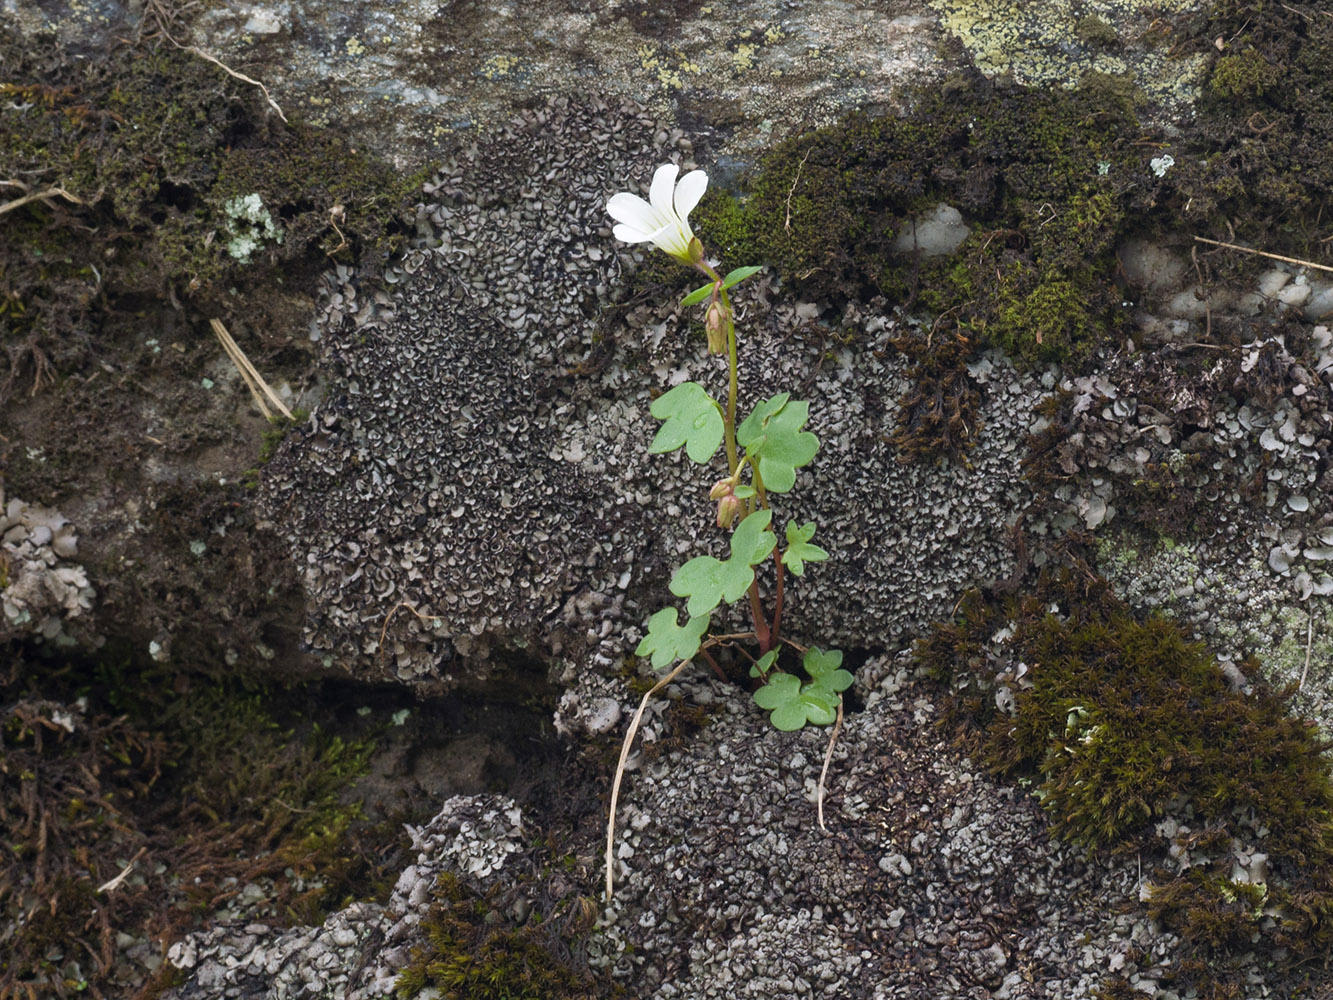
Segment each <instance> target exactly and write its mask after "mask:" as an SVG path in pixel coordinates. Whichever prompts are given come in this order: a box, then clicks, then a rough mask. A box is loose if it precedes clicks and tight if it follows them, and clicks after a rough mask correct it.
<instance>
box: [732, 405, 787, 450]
mask: <svg viewBox="0 0 1333 1000" xmlns="http://www.w3.org/2000/svg"><path fill="white" fill-rule="evenodd" d="M789 399H791V393H789V392H780V393H778V394H777V395H776V396H770V397H769V398H768V399H766V400H764V401H763V402H762V403H760V404H759V405H758V406H756V407H755V408H754V409H753V410H752V411H751V412H750V415H749V416H748V417H746V418H745V419H744V420H742V421H741V425H740V426H739V427H737V428H736V441H737V443H739V444H740V446H741V447H742V448H749V447H750V445H752V444H754V442H755V441H757V440H758V439H759V438H761V437H763V436H764V421H766V420H767V419H768V418H769V417H771V416H773V414H775V413H777V412H778V411H779V410H781V409H782V408H783V407H784V406H786V405H787V400H789Z"/></svg>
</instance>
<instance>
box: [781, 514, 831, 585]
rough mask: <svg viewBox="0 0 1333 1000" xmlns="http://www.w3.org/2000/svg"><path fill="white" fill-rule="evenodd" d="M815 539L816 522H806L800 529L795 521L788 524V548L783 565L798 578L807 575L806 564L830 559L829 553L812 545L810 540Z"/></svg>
mask: <svg viewBox="0 0 1333 1000" xmlns="http://www.w3.org/2000/svg"><path fill="white" fill-rule="evenodd" d="M814 537H815V522H814V521H806V522H805V524H802V525H801V526H800V527H797V526H796V522H795V521H788V522H787V548H786V551H784V552H783V553H782V564H783V565H784V566H786V567H787V568H788V569H789V570H791V571H792V572H793V573H795V574H796V575H797V576H801V575H803V574H804V573H805V564H806V563H808V562H823V561H824V560H825V559H827V558H828V553H827V552H825V551H824V550H823V549H821V548H820V547H819V546H818V545H811V544H810V539H812V538H814Z"/></svg>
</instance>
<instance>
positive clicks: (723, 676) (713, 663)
mask: <svg viewBox="0 0 1333 1000" xmlns="http://www.w3.org/2000/svg"><path fill="white" fill-rule="evenodd" d="M699 655H700V656H702V657H703V658H704V659H705V660H707V661H708V665H709V666H710V667H712V668H713V673H715V674H717V679H718V680H720V681H723V682H724V683H725V682H726V681H727V680H728V678H727V675H726V673H725V672H724V671H723V670H722V668H721V667H719V666H718V665H717V660H715V659H713V654H712V653H710V652H708V650H706V649H702V648H701V649H700V650H699Z"/></svg>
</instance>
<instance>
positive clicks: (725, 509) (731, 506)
mask: <svg viewBox="0 0 1333 1000" xmlns="http://www.w3.org/2000/svg"><path fill="white" fill-rule="evenodd" d="M740 512H741V498H740V497H735V496H726V497H723V498H722V499H721V500H719V501H718V502H717V526H718V527H719V528H730V527H731V522H732V521H734V520H736V515H737V514H739V513H740Z"/></svg>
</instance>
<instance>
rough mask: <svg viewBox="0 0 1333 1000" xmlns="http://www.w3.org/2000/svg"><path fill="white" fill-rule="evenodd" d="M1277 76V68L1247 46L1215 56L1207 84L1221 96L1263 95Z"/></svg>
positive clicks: (1228, 97) (1227, 97)
mask: <svg viewBox="0 0 1333 1000" xmlns="http://www.w3.org/2000/svg"><path fill="white" fill-rule="evenodd" d="M1277 77H1278V72H1277V70H1276V69H1275V68H1274V67H1272V66H1270V65H1269V64H1268V60H1267V59H1265V58H1264V57H1263V56H1262V55H1261V54H1260V53H1259V52H1257V51H1255V50H1254V49H1246V50H1244V51H1242V52H1237V53H1232V54H1229V55H1224V56H1222V57H1221V58H1219V59H1218V60H1217V62H1216V63H1215V64H1214V65H1213V72H1212V75H1211V76H1210V77H1209V78H1208V88H1209V89H1210V90H1211V91H1212V92H1213V93H1214V94H1216V95H1217V96H1218V97H1220V98H1226V99H1230V98H1236V97H1262V96H1263V95H1264V92H1265V91H1267V90H1268V89H1269V88H1271V87H1272V86H1273V84H1274V83H1275V82H1276V81H1277Z"/></svg>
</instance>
